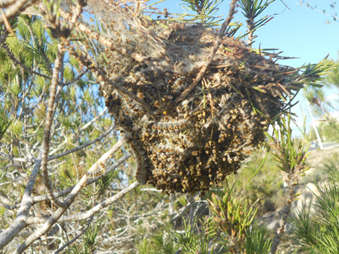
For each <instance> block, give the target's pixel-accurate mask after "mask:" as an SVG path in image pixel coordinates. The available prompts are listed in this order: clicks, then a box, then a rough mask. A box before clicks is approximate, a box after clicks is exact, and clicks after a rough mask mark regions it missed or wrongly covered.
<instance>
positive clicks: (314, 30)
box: [152, 0, 339, 135]
mask: <svg viewBox="0 0 339 254" xmlns="http://www.w3.org/2000/svg"><path fill="white" fill-rule="evenodd" d="M152 2H155V1H152ZM283 2H284V3H285V4H286V5H287V6H288V7H289V9H288V8H286V7H285V5H284V4H283ZM283 2H282V1H280V0H276V1H275V2H274V3H272V4H271V5H270V6H269V7H268V8H267V9H266V10H265V11H264V13H263V14H262V15H263V16H265V15H273V17H274V18H273V19H272V20H271V21H270V22H269V23H267V24H266V25H265V26H264V27H261V28H260V29H259V30H258V31H257V33H256V34H257V35H258V37H257V38H256V43H255V44H254V47H255V48H258V47H259V44H260V47H261V48H278V49H279V50H281V51H283V55H284V56H290V57H298V58H297V59H290V60H283V61H280V64H284V65H290V66H293V67H300V66H302V65H304V64H308V63H317V62H319V61H321V60H322V59H323V58H324V57H326V55H327V54H329V58H330V59H334V60H337V57H338V50H339V23H338V22H332V23H330V24H327V23H326V20H330V21H332V19H331V17H329V16H327V15H325V14H323V13H319V12H317V11H314V10H311V9H310V8H307V7H306V4H305V3H304V4H303V5H300V0H299V1H296V0H284V1H283ZM308 2H309V3H310V5H312V6H316V5H317V8H318V9H319V10H320V11H322V10H323V9H326V11H327V12H328V13H329V14H330V13H331V9H330V7H329V5H330V4H331V1H330V0H317V1H316V0H313V1H312V0H311V1H308ZM181 3H182V2H181V1H180V0H167V1H165V2H163V3H160V4H158V5H157V6H158V8H159V9H163V8H164V7H166V8H167V9H168V11H169V12H174V13H183V12H184V11H185V10H184V9H183V7H182V6H180V4H181ZM229 3H230V0H224V2H223V3H221V4H220V10H219V12H218V15H224V16H227V13H228V10H229ZM338 9H339V6H338ZM234 20H235V21H240V22H243V24H246V23H245V21H244V18H243V17H242V15H241V11H240V10H239V12H238V13H237V14H236V15H235V19H234ZM333 92H335V93H338V91H336V90H327V94H328V95H329V94H330V93H333ZM297 100H298V101H299V104H298V105H296V106H295V108H294V112H295V113H296V114H297V115H299V116H300V118H299V119H297V120H298V122H299V124H301V123H302V122H303V119H302V115H303V113H302V112H304V114H305V115H306V116H307V127H308V130H309V128H310V123H311V119H310V116H309V114H308V110H307V105H306V102H305V99H304V98H303V96H302V93H300V94H299V95H298V97H297ZM295 134H296V135H298V131H295Z"/></svg>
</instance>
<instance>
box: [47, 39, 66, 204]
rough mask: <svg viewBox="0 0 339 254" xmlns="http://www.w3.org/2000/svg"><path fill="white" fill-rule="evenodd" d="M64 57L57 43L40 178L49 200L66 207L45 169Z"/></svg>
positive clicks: (61, 47) (61, 48)
mask: <svg viewBox="0 0 339 254" xmlns="http://www.w3.org/2000/svg"><path fill="white" fill-rule="evenodd" d="M63 58H64V52H63V46H62V45H60V44H59V45H58V50H57V55H56V59H55V61H54V68H53V75H52V81H51V87H50V89H49V91H50V95H49V100H48V107H47V113H46V120H45V121H46V122H45V129H44V138H43V142H42V148H41V150H42V156H41V173H42V179H43V182H44V184H45V186H46V188H47V195H48V197H49V198H50V200H51V201H52V202H53V203H54V204H55V205H57V206H61V207H66V205H65V204H64V203H62V202H61V201H59V200H58V199H56V198H55V197H54V195H53V186H52V184H51V182H50V179H49V177H48V171H47V161H48V152H49V146H50V135H51V127H52V121H53V117H54V103H55V96H56V90H57V85H58V81H59V71H60V68H61V65H62V61H63Z"/></svg>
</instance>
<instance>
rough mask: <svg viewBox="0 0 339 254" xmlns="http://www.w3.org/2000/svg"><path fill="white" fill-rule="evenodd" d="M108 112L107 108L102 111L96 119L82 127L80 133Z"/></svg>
mask: <svg viewBox="0 0 339 254" xmlns="http://www.w3.org/2000/svg"><path fill="white" fill-rule="evenodd" d="M106 111H107V108H105V109H104V110H103V111H101V113H100V114H99V115H97V116H96V117H94V118H93V119H92V120H91V121H89V122H88V123H86V124H85V125H84V126H82V127H81V128H80V129H79V132H82V131H83V130H85V129H86V128H87V127H89V126H91V124H92V123H94V122H95V121H96V120H98V119H99V118H100V117H102V116H103V115H104V114H105V113H106Z"/></svg>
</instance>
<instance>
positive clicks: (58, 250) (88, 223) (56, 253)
mask: <svg viewBox="0 0 339 254" xmlns="http://www.w3.org/2000/svg"><path fill="white" fill-rule="evenodd" d="M93 218H94V216H92V217H91V218H90V219H89V221H88V222H87V225H86V227H85V228H84V229H83V230H82V231H81V232H80V234H78V235H77V236H76V237H74V238H73V239H72V240H70V241H69V242H68V243H66V244H64V245H63V246H61V247H60V248H59V249H57V250H56V251H55V252H54V254H58V253H59V252H60V251H62V250H63V249H65V248H66V247H67V246H69V245H71V244H72V243H74V242H75V241H76V240H77V239H78V238H79V237H80V236H82V235H83V234H84V233H85V232H86V230H87V229H88V228H89V225H91V223H92V221H93Z"/></svg>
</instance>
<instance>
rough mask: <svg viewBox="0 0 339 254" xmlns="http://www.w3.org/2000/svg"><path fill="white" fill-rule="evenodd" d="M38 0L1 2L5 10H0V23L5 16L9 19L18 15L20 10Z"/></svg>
mask: <svg viewBox="0 0 339 254" xmlns="http://www.w3.org/2000/svg"><path fill="white" fill-rule="evenodd" d="M35 2H38V0H17V1H6V2H5V3H1V5H3V4H4V5H5V6H6V10H5V11H3V10H0V14H2V15H0V25H1V24H3V23H4V21H5V18H7V19H11V18H13V17H15V16H17V15H20V13H21V12H22V11H24V10H25V9H26V8H27V7H29V6H31V5H32V4H34V3H35Z"/></svg>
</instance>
